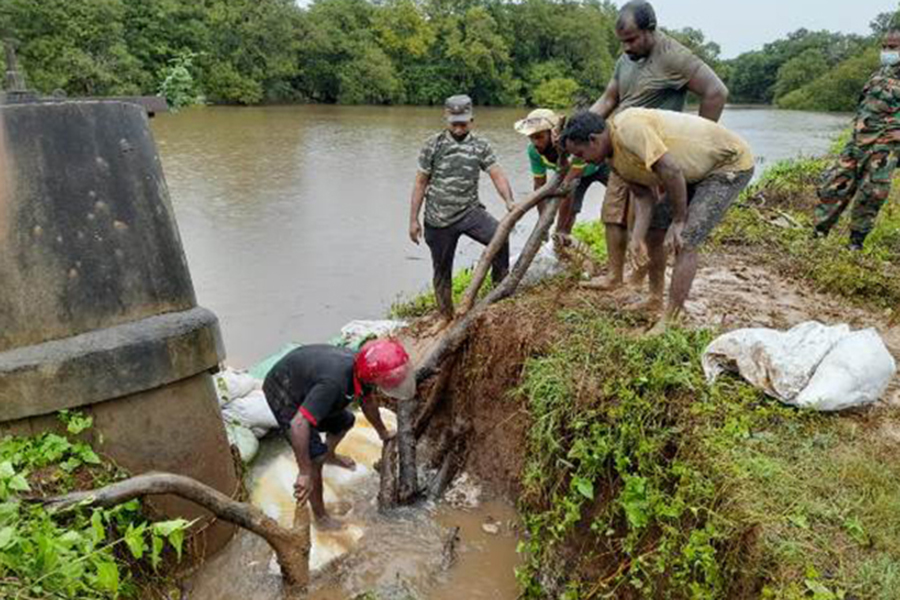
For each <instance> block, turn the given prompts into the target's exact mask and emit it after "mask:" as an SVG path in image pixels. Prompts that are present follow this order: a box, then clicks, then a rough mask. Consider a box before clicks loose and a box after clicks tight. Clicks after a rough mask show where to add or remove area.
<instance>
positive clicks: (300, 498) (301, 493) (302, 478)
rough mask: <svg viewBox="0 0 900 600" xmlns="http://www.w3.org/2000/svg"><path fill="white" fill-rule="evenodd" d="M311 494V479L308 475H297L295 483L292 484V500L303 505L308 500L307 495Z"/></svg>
mask: <svg viewBox="0 0 900 600" xmlns="http://www.w3.org/2000/svg"><path fill="white" fill-rule="evenodd" d="M310 492H312V479H310V476H309V475H304V474H302V473H301V474H300V475H297V481H295V482H294V498H296V499H297V504H303V503H305V502H306V501H307V500H309V494H310Z"/></svg>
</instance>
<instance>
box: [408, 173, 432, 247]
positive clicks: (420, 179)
mask: <svg viewBox="0 0 900 600" xmlns="http://www.w3.org/2000/svg"><path fill="white" fill-rule="evenodd" d="M430 179H431V177H430V176H429V175H427V174H425V173H423V172H422V171H419V172H418V173H416V182H415V184H413V191H412V197H411V198H410V202H409V239H411V240H412V242H413V243H414V244H418V243H419V242H420V241H421V239H422V226H421V225H420V224H419V213H420V212H421V211H422V202H424V201H425V190H426V189H427V188H428V182H429V181H430Z"/></svg>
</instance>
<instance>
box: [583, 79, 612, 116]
mask: <svg viewBox="0 0 900 600" xmlns="http://www.w3.org/2000/svg"><path fill="white" fill-rule="evenodd" d="M617 106H619V84H618V83H616V79H615V77H613V78H612V79H610V81H609V83H608V84H607V86H606V91H604V92H603V95H602V96H600V99H599V100H597V101H596V102H594V105H593V106H591V109H590V110H591V112H594V113H597V114H598V115H600V116H601V117H603V118H604V119H608V118H609V115H611V114H612V112H613V111H614V110H616V107H617Z"/></svg>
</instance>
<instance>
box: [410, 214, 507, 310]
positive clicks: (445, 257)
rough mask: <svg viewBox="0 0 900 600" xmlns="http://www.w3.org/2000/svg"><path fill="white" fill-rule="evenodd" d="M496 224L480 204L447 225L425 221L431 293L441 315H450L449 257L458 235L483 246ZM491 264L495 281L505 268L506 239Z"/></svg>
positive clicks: (450, 272)
mask: <svg viewBox="0 0 900 600" xmlns="http://www.w3.org/2000/svg"><path fill="white" fill-rule="evenodd" d="M497 225H498V223H497V219H495V218H494V217H492V216H491V215H490V213H488V211H486V210H485V209H483V208H481V207H476V208H473V209H472V210H470V211H469V212H468V213H466V216H464V217H463V218H462V219H460V220H459V221H457V222H456V223H454V224H453V225H449V226H448V227H430V226H429V225H428V224H427V223H426V224H425V243H426V244H428V248H429V249H430V250H431V263H432V265H433V267H434V280H433V281H434V297H435V300H436V303H437V307H438V310H439V311H440V312H441V314H442V315H444V316H445V317H452V316H453V257H454V255H455V254H456V244H457V243H458V242H459V237H460V236H462V235H465V236H468V237H470V238H472V239H473V240H475V241H476V242H479V243H481V244H484V245H485V246H487V245H488V244H489V243H490V241H491V239H493V237H494V233H496V231H497ZM491 266H492V269H491V277H492V278H493V280H494V285H496V284H498V283H500V281H502V280H503V278H504V277H506V274H507V273H508V272H509V242H507V243H505V244H503V248H501V249H500V252H498V253H497V256H496V257H495V258H494V262H493V263H492V265H491Z"/></svg>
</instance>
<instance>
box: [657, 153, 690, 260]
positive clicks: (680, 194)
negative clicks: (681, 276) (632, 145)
mask: <svg viewBox="0 0 900 600" xmlns="http://www.w3.org/2000/svg"><path fill="white" fill-rule="evenodd" d="M653 172H654V173H656V175H657V177H659V179H660V181H662V184H663V188H665V190H666V197H667V198H668V201H669V202H671V203H672V225H671V228H670V230H669V235H670V236H671V241H672V245H673V247H674V250H675V252H679V251H680V250H681V246H682V243H681V232H682V231H683V230H684V226H685V223H686V222H687V212H688V206H687V180H685V178H684V172H683V171H682V170H681V168H679V167H678V165H677V164H675V161H674V160H672V157H671V156H670V155H669V153H668V152H667V153H665V154H663V155H662V157H661V158H660V159H659V160H658V161H656V163H655V164H654V165H653Z"/></svg>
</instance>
